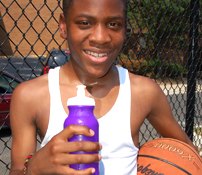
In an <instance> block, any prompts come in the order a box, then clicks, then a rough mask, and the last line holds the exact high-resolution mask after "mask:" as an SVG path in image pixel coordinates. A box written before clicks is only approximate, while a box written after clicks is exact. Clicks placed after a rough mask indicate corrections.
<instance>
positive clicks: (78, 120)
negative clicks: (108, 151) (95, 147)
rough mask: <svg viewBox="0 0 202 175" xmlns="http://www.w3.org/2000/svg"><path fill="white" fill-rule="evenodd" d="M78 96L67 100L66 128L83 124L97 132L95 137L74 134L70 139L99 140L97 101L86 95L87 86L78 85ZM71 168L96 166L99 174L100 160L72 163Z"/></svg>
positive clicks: (96, 173)
mask: <svg viewBox="0 0 202 175" xmlns="http://www.w3.org/2000/svg"><path fill="white" fill-rule="evenodd" d="M77 88H78V90H77V96H76V97H73V98H69V99H68V101H67V107H68V109H69V115H68V117H67V118H66V120H65V122H64V128H65V127H67V126H68V125H71V124H73V125H83V126H87V127H89V128H90V129H92V130H93V131H94V132H95V135H94V136H93V137H88V136H84V135H74V136H73V137H72V138H70V139H68V141H69V142H71V141H92V142H99V124H98V121H97V119H96V117H95V116H94V114H93V110H94V107H95V101H94V99H92V98H89V97H86V96H85V86H84V85H78V86H77ZM70 154H98V152H84V151H78V152H71V153H70ZM70 167H71V168H74V169H76V170H83V169H87V168H92V167H93V168H95V173H94V175H99V162H96V163H90V164H73V165H70Z"/></svg>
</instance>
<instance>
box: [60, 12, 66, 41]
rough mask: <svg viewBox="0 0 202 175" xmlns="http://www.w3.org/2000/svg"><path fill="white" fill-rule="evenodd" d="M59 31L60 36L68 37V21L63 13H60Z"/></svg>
mask: <svg viewBox="0 0 202 175" xmlns="http://www.w3.org/2000/svg"><path fill="white" fill-rule="evenodd" d="M59 31H60V37H61V38H63V39H66V38H67V31H66V21H65V17H64V14H63V13H61V14H60V18H59Z"/></svg>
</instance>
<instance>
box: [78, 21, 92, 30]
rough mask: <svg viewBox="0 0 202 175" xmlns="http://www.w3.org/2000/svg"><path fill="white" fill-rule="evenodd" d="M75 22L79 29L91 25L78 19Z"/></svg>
mask: <svg viewBox="0 0 202 175" xmlns="http://www.w3.org/2000/svg"><path fill="white" fill-rule="evenodd" d="M77 24H78V26H79V28H81V29H88V28H89V27H91V23H90V22H88V21H79V22H77Z"/></svg>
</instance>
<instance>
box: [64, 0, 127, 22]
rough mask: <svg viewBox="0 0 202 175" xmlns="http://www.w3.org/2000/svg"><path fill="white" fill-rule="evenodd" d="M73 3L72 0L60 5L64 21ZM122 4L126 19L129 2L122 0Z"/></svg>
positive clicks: (65, 0)
mask: <svg viewBox="0 0 202 175" xmlns="http://www.w3.org/2000/svg"><path fill="white" fill-rule="evenodd" d="M100 1H101V0H100ZM73 2H74V0H63V4H62V5H63V13H64V16H65V19H67V11H68V9H69V8H70V7H71V6H72V5H73ZM122 2H123V4H124V10H125V17H127V9H128V3H129V0H122Z"/></svg>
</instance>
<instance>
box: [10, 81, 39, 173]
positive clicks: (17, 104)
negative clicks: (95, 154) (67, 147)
mask: <svg viewBox="0 0 202 175" xmlns="http://www.w3.org/2000/svg"><path fill="white" fill-rule="evenodd" d="M26 84H27V82H26V83H22V84H20V85H19V86H18V87H17V88H16V89H15V90H14V92H13V95H12V99H11V108H10V121H11V130H12V135H13V140H12V149H11V170H10V175H13V174H23V171H22V170H23V167H24V162H25V159H26V157H27V156H28V155H29V154H31V153H34V152H35V150H36V128H35V124H34V122H33V117H32V115H33V112H32V111H33V108H34V107H33V106H32V108H31V107H30V106H29V104H30V102H31V99H29V98H28V97H29V94H27V90H26V88H25V86H26Z"/></svg>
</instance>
